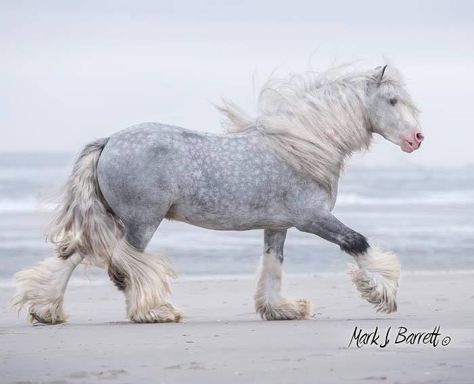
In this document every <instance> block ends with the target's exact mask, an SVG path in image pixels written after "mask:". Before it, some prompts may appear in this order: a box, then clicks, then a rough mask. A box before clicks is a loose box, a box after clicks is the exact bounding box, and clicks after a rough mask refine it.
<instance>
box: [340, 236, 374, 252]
mask: <svg viewBox="0 0 474 384" xmlns="http://www.w3.org/2000/svg"><path fill="white" fill-rule="evenodd" d="M340 247H341V249H342V250H343V251H344V252H347V253H349V254H350V255H353V256H357V255H361V254H364V253H366V252H367V249H369V247H370V245H369V243H368V242H367V238H366V237H365V236H363V235H361V234H360V233H357V232H354V231H352V232H349V233H347V234H346V235H344V237H343V239H342V241H341V244H340Z"/></svg>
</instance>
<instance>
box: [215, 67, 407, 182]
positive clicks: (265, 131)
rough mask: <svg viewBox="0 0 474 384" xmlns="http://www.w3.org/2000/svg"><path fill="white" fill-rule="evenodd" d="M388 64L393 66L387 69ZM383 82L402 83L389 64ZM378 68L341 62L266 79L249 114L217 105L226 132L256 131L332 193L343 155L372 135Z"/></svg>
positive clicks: (231, 106)
mask: <svg viewBox="0 0 474 384" xmlns="http://www.w3.org/2000/svg"><path fill="white" fill-rule="evenodd" d="M390 67H391V68H390ZM390 67H389V68H390V70H387V75H385V76H384V78H383V83H386V84H391V85H394V86H401V85H402V84H403V82H402V80H401V77H400V75H399V73H398V71H397V70H396V69H395V68H393V67H392V66H390ZM375 73H376V71H374V70H370V71H355V70H353V69H352V67H351V66H341V67H337V68H333V69H330V70H328V71H325V72H322V73H314V72H308V73H305V74H303V75H298V76H292V77H290V78H289V79H285V80H276V79H272V80H270V81H268V82H267V83H266V85H265V86H264V87H263V89H262V90H261V92H260V95H259V99H258V116H257V117H256V118H251V117H249V116H248V115H246V114H245V113H244V112H243V111H242V110H241V109H240V108H238V107H237V106H236V105H234V104H233V103H231V102H228V101H224V105H223V106H222V107H220V108H219V109H220V110H221V112H223V113H224V115H225V117H226V118H227V119H226V121H224V127H225V129H226V131H227V132H228V133H236V132H243V131H248V130H256V131H258V132H260V133H261V134H262V135H263V136H264V137H265V138H266V139H267V142H268V143H269V145H270V146H271V147H272V149H274V150H275V151H276V153H277V155H279V156H280V157H281V158H282V159H283V160H285V161H286V162H288V163H289V164H290V165H291V166H293V167H294V168H295V169H296V170H297V171H300V172H305V173H307V174H309V175H310V176H312V177H313V178H314V179H315V180H317V181H318V183H320V184H321V185H322V186H323V187H324V188H326V189H327V190H328V191H331V189H332V187H331V186H332V185H333V182H334V181H335V180H337V178H338V177H339V174H340V171H341V168H342V166H343V164H344V158H345V157H346V156H348V155H350V154H351V153H352V152H354V151H356V150H360V149H363V148H368V147H369V144H370V142H371V138H372V131H371V129H370V127H371V123H370V119H369V116H368V114H367V108H366V95H367V87H368V85H369V84H370V82H371V81H372V82H374V81H375V78H374V76H375Z"/></svg>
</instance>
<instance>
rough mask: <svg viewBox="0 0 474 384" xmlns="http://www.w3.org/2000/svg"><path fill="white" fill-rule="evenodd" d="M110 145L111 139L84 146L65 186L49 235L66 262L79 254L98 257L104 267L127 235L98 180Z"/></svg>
mask: <svg viewBox="0 0 474 384" xmlns="http://www.w3.org/2000/svg"><path fill="white" fill-rule="evenodd" d="M107 142H108V138H104V139H99V140H96V141H94V142H92V143H89V144H87V145H86V146H85V147H84V149H83V150H82V151H81V153H80V154H79V157H78V158H77V160H76V162H75V164H74V168H73V171H72V173H71V175H70V177H69V179H68V180H67V182H66V184H65V186H64V187H63V190H62V193H61V196H60V201H61V203H60V204H59V206H58V208H57V211H56V215H55V217H54V219H53V221H52V222H51V224H50V226H49V228H48V230H47V235H46V239H47V241H49V242H51V243H53V244H54V245H55V246H56V253H57V256H58V257H60V258H62V259H67V258H69V257H70V256H71V255H73V254H74V253H78V254H80V255H81V256H82V258H84V257H86V256H88V257H96V258H98V259H100V260H101V261H102V262H101V263H100V264H102V265H103V264H104V261H107V260H110V258H111V256H112V255H111V252H112V251H113V248H114V244H116V243H117V239H119V238H121V237H123V235H124V226H123V224H122V222H121V220H120V219H119V218H118V217H117V216H116V215H115V214H114V213H113V212H112V210H111V209H110V208H109V207H108V205H107V202H106V201H105V199H104V197H103V195H102V193H101V191H100V188H99V183H98V179H97V164H98V161H99V158H100V155H101V153H102V150H103V149H104V147H105V145H106V144H107Z"/></svg>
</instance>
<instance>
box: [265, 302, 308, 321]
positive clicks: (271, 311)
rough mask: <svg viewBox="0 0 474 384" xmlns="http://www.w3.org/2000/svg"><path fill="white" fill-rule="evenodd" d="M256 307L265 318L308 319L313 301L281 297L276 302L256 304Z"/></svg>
mask: <svg viewBox="0 0 474 384" xmlns="http://www.w3.org/2000/svg"><path fill="white" fill-rule="evenodd" d="M256 309H257V313H259V314H260V316H261V317H262V319H264V320H307V319H309V317H310V314H311V303H310V301H309V300H306V299H281V300H279V301H277V302H274V303H268V304H264V305H258V304H256Z"/></svg>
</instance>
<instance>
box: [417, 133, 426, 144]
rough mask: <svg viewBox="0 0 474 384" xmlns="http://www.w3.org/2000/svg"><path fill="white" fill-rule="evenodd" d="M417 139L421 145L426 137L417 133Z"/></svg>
mask: <svg viewBox="0 0 474 384" xmlns="http://www.w3.org/2000/svg"><path fill="white" fill-rule="evenodd" d="M415 138H416V140H418V142H419V143H421V142H422V141H423V139H424V138H425V137H424V136H423V134H422V133H421V132H417V133H416V135H415Z"/></svg>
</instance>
